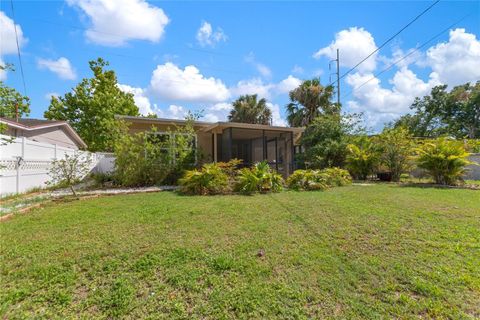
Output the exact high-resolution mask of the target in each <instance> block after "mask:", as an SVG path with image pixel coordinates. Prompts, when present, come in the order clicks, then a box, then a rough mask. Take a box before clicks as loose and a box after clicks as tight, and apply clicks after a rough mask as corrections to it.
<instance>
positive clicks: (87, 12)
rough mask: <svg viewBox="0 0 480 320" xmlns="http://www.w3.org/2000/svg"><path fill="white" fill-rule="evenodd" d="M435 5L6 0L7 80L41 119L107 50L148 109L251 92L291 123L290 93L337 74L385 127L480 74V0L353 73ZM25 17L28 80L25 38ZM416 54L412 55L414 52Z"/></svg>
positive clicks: (453, 5)
mask: <svg viewBox="0 0 480 320" xmlns="http://www.w3.org/2000/svg"><path fill="white" fill-rule="evenodd" d="M433 3H434V2H433V1H242V2H241V1H209V2H205V1H145V0H66V1H20V0H13V9H14V10H13V12H12V3H11V1H10V0H1V1H0V62H1V63H6V62H8V63H13V64H14V65H15V71H9V72H1V73H0V80H2V81H5V83H6V84H7V85H8V86H11V87H14V88H16V89H17V90H18V91H20V92H22V93H24V92H25V89H26V94H27V95H28V96H29V97H30V98H31V114H30V117H33V118H42V117H43V113H44V111H45V110H46V109H47V108H48V105H49V102H50V98H51V96H58V95H64V94H65V93H67V92H69V91H71V90H72V88H74V87H75V86H76V84H77V83H79V82H80V81H81V80H82V79H83V78H85V77H91V75H92V73H91V71H90V69H89V67H88V61H89V60H93V59H96V58H97V57H102V58H103V59H105V60H107V61H109V63H110V68H112V69H114V70H115V71H116V73H117V76H118V82H119V87H120V88H121V89H122V90H124V91H127V92H131V93H133V94H134V97H135V101H136V104H137V105H138V107H139V108H140V112H141V113H142V114H148V113H156V114H157V115H158V116H159V117H164V118H177V119H180V118H183V117H184V116H185V114H186V112H187V111H188V110H191V111H196V112H198V111H201V112H202V115H203V120H205V121H222V120H225V119H226V117H227V115H228V113H229V111H230V109H231V102H232V101H233V100H235V99H236V98H238V97H239V96H240V95H243V94H258V95H259V96H260V97H263V98H266V99H267V100H268V106H269V107H270V108H271V109H272V112H273V124H275V125H286V121H285V117H286V115H285V105H286V104H287V103H288V102H289V100H288V92H289V91H290V90H292V89H293V88H295V87H296V86H298V85H299V84H300V83H301V81H302V80H305V79H311V78H313V77H320V79H321V82H322V84H324V85H328V84H329V83H330V77H332V81H333V79H334V78H335V75H332V74H331V73H333V72H335V71H336V69H335V64H334V63H332V69H331V70H329V62H330V61H331V60H333V59H335V55H336V49H337V48H338V49H339V50H340V75H341V76H342V79H341V82H340V93H341V97H340V100H341V103H342V106H343V110H344V111H345V112H361V113H363V114H364V119H365V122H366V125H367V126H368V127H369V128H372V130H374V131H375V130H380V129H381V128H382V127H383V125H384V124H385V123H387V122H389V121H392V120H393V119H396V118H398V117H399V116H401V115H402V114H405V113H407V112H408V111H409V110H410V109H409V106H410V105H411V103H412V102H413V100H414V98H415V97H416V96H423V95H426V94H428V93H429V92H430V90H431V88H432V87H434V86H436V85H439V84H447V85H449V87H450V88H451V87H452V86H455V85H459V84H463V83H466V82H475V81H478V80H480V39H479V37H480V1H464V2H462V1H440V2H439V3H437V4H435V5H434V6H433V7H432V8H431V9H430V10H429V11H427V12H426V13H425V14H424V15H422V16H421V17H420V18H419V19H418V20H416V21H415V22H413V23H412V24H411V25H410V26H409V27H408V28H406V29H405V30H404V31H402V32H401V33H400V34H399V35H398V36H396V37H395V38H394V39H393V40H391V41H390V42H388V43H387V44H386V45H385V46H383V47H382V48H381V49H380V50H379V51H378V52H376V53H375V54H373V55H372V56H371V57H370V58H369V59H367V60H366V61H365V62H364V63H362V64H360V65H359V66H358V67H357V68H355V69H354V70H353V71H351V72H349V73H346V72H347V71H349V70H350V69H351V68H352V67H354V66H355V65H356V64H357V63H358V62H360V61H361V60H362V59H364V58H365V57H367V56H368V55H369V54H370V53H372V52H373V51H375V50H376V49H377V48H379V47H380V46H381V45H382V44H383V43H384V42H385V41H386V40H387V39H389V38H390V37H392V36H393V35H394V34H395V33H397V32H398V31H399V30H400V29H402V27H404V26H405V25H406V24H408V23H409V22H410V21H412V20H413V19H414V18H415V17H416V16H417V15H419V14H420V13H421V12H422V11H424V10H425V9H426V8H427V7H429V6H430V5H432V4H433ZM14 25H16V29H17V34H18V42H19V46H20V52H21V58H22V61H23V70H24V80H25V88H24V86H23V81H22V77H21V72H20V67H19V59H18V55H17V46H16V38H15V28H14ZM407 55H408V56H407Z"/></svg>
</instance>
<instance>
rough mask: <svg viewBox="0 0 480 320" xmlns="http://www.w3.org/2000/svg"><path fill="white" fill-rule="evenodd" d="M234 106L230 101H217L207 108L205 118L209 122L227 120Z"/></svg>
mask: <svg viewBox="0 0 480 320" xmlns="http://www.w3.org/2000/svg"><path fill="white" fill-rule="evenodd" d="M232 108H233V106H232V104H231V103H228V102H220V103H216V104H214V105H212V106H209V107H208V108H207V109H206V110H205V115H204V116H203V120H205V121H209V122H218V121H227V119H228V115H229V113H230V111H231V110H232Z"/></svg>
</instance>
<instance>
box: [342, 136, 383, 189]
mask: <svg viewBox="0 0 480 320" xmlns="http://www.w3.org/2000/svg"><path fill="white" fill-rule="evenodd" d="M347 149H348V155H347V161H346V162H347V169H348V171H350V173H351V174H352V175H353V176H354V177H355V178H356V179H360V180H367V178H368V176H369V175H370V174H372V173H373V172H374V171H375V168H376V167H377V165H378V161H379V154H378V150H377V146H376V145H375V144H374V143H373V142H372V141H371V139H370V138H368V137H366V136H362V137H359V138H357V139H356V141H355V143H352V144H349V145H348V147H347Z"/></svg>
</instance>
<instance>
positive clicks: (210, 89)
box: [150, 62, 230, 102]
mask: <svg viewBox="0 0 480 320" xmlns="http://www.w3.org/2000/svg"><path fill="white" fill-rule="evenodd" d="M150 90H151V91H152V92H153V93H155V94H156V95H157V96H159V97H160V98H163V99H167V100H180V101H193V102H221V101H225V100H227V99H228V98H229V96H230V94H229V91H228V89H227V87H226V86H225V84H223V82H222V81H221V80H219V79H215V78H213V77H210V78H207V77H205V76H203V75H202V74H201V73H200V71H199V70H198V69H197V68H196V67H195V66H193V65H190V66H186V67H185V69H183V70H182V69H181V68H179V67H177V66H176V65H174V64H173V63H171V62H167V63H165V64H163V65H158V66H157V68H156V69H155V70H154V71H153V74H152V78H151V80H150Z"/></svg>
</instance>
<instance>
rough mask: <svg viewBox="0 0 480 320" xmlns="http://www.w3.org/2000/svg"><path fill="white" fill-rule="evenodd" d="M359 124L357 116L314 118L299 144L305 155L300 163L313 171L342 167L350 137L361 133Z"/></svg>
mask: <svg viewBox="0 0 480 320" xmlns="http://www.w3.org/2000/svg"><path fill="white" fill-rule="evenodd" d="M359 122H360V115H358V114H350V115H346V114H344V115H341V114H331V115H321V116H319V117H317V118H315V119H314V120H313V122H312V123H311V124H310V125H309V126H308V127H307V128H306V129H305V132H304V133H303V136H302V140H301V143H302V145H303V146H304V148H305V154H304V155H303V159H300V160H301V161H300V162H304V165H305V167H307V168H313V169H321V168H326V167H343V166H344V165H345V159H346V157H347V153H348V151H347V145H348V144H349V143H350V141H351V136H352V135H355V134H358V133H360V132H362V131H363V129H362V128H360V127H359Z"/></svg>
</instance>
